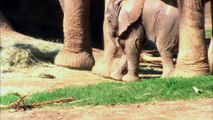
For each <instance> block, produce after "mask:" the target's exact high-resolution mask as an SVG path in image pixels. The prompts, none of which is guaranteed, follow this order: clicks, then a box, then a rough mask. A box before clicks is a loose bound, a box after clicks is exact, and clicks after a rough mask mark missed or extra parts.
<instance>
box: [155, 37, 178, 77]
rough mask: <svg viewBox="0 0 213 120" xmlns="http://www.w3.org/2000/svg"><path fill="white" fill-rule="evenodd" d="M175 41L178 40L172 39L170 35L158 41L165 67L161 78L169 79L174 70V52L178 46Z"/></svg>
mask: <svg viewBox="0 0 213 120" xmlns="http://www.w3.org/2000/svg"><path fill="white" fill-rule="evenodd" d="M175 40H176V38H173V39H172V37H169V35H168V36H167V37H166V38H165V37H164V36H163V37H159V39H157V43H156V45H157V49H158V51H159V53H160V56H161V59H162V65H163V74H162V76H161V77H169V76H170V74H171V73H172V72H173V70H174V62H173V53H172V51H173V50H174V48H175V47H176V45H177V44H176V43H177V41H175Z"/></svg>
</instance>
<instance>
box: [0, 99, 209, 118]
mask: <svg viewBox="0 0 213 120" xmlns="http://www.w3.org/2000/svg"><path fill="white" fill-rule="evenodd" d="M212 102H213V101H212V100H210V99H203V100H194V101H172V102H159V103H149V104H137V105H116V106H86V107H69V108H39V109H33V110H30V111H24V112H14V111H12V110H7V111H2V112H1V120H29V119H30V120H212V119H213V109H212Z"/></svg>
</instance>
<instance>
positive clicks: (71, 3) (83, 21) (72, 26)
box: [55, 0, 94, 69]
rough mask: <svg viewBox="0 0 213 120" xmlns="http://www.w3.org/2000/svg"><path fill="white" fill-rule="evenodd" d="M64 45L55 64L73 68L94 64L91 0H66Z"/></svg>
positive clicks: (90, 66) (86, 67)
mask: <svg viewBox="0 0 213 120" xmlns="http://www.w3.org/2000/svg"><path fill="white" fill-rule="evenodd" d="M63 26H64V47H63V49H62V50H61V51H60V52H59V54H58V55H57V56H56V59H55V64H57V65H60V66H65V67H69V68H73V69H91V68H92V66H93V65H94V58H93V56H92V47H91V31H90V0H64V22H63Z"/></svg>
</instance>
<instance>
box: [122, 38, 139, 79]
mask: <svg viewBox="0 0 213 120" xmlns="http://www.w3.org/2000/svg"><path fill="white" fill-rule="evenodd" d="M138 42H140V41H139V39H138V38H137V37H136V38H133V39H132V40H127V41H126V42H125V47H126V56H127V70H128V72H127V74H126V75H124V76H123V78H122V80H123V81H124V82H128V81H136V80H139V75H138V72H139V57H140V50H141V49H140V43H138Z"/></svg>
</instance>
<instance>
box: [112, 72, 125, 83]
mask: <svg viewBox="0 0 213 120" xmlns="http://www.w3.org/2000/svg"><path fill="white" fill-rule="evenodd" d="M123 76H124V75H122V74H121V73H119V72H117V71H115V72H112V73H111V75H110V77H111V78H112V79H114V80H117V81H122V78H123Z"/></svg>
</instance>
